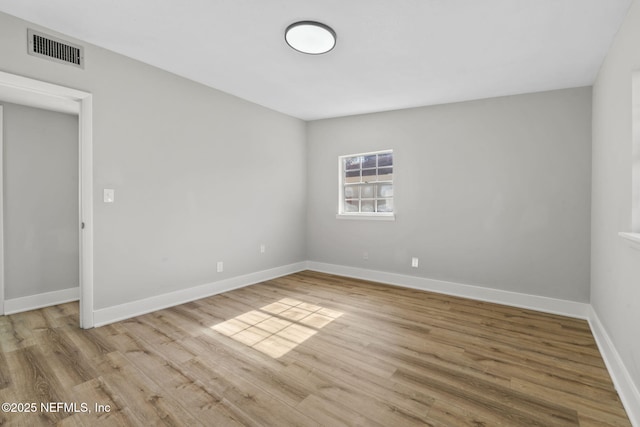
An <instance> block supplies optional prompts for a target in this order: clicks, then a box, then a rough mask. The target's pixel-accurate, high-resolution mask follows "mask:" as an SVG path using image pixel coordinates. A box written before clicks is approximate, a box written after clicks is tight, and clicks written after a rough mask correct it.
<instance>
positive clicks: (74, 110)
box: [0, 72, 94, 329]
mask: <svg viewBox="0 0 640 427" xmlns="http://www.w3.org/2000/svg"><path fill="white" fill-rule="evenodd" d="M0 99H2V100H3V101H6V102H9V103H13V104H20V105H26V106H30V107H35V108H41V109H45V110H53V111H58V112H65V113H70V114H75V115H77V116H78V160H79V161H78V163H79V164H78V177H79V179H78V181H79V188H78V197H79V215H78V217H79V223H78V227H79V253H80V259H79V270H80V271H79V286H80V294H79V300H80V303H79V304H80V327H81V328H85V329H86V328H92V327H93V325H94V323H93V155H92V148H93V140H92V95H91V94H90V93H88V92H84V91H79V90H76V89H72V88H68V87H64V86H59V85H55V84H51V83H46V82H42V81H39V80H34V79H29V78H26V77H22V76H18V75H15V74H10V73H5V72H0ZM0 113H1V111H0ZM0 132H2V122H1V121H0ZM0 161H3V159H2V157H1V155H0ZM0 184H3V183H2V177H1V176H0ZM0 188H2V185H0ZM0 191H1V190H0ZM2 212H3V206H2V194H1V192H0V315H3V314H5V283H4V265H3V264H4V248H3V244H2V242H4V236H3V229H4V224H3V213H2Z"/></svg>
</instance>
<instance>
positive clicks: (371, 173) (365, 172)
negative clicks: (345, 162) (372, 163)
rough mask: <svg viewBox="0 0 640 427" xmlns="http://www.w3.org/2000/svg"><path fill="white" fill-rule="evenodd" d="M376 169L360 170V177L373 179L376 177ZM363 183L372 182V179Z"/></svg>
mask: <svg viewBox="0 0 640 427" xmlns="http://www.w3.org/2000/svg"><path fill="white" fill-rule="evenodd" d="M376 172H377V170H376V169H363V170H362V176H372V177H374V178H375V176H376ZM365 181H373V179H368V180H367V179H365Z"/></svg>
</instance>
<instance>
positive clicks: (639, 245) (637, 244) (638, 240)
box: [618, 232, 640, 251]
mask: <svg viewBox="0 0 640 427" xmlns="http://www.w3.org/2000/svg"><path fill="white" fill-rule="evenodd" d="M618 236H620V237H622V238H623V239H626V240H628V241H629V245H630V246H631V247H632V248H633V249H637V250H639V251H640V233H622V232H621V233H618Z"/></svg>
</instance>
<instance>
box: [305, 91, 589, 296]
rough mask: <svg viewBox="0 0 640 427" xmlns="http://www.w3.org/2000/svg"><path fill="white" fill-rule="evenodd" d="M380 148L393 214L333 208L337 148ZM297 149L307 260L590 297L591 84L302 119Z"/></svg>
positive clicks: (340, 152) (343, 150)
mask: <svg viewBox="0 0 640 427" xmlns="http://www.w3.org/2000/svg"><path fill="white" fill-rule="evenodd" d="M386 148H392V149H393V150H394V163H395V170H394V173H395V175H394V187H395V188H394V191H395V194H394V197H395V207H396V212H397V219H396V221H395V222H382V221H365V220H340V219H336V216H335V215H336V211H337V194H338V193H337V191H338V188H337V186H338V165H337V158H338V156H339V155H343V154H352V153H358V152H366V151H374V150H380V149H386ZM307 160H308V187H307V188H308V194H309V203H308V230H307V241H308V254H309V259H310V260H312V261H319V262H326V263H334V264H341V265H348V266H354V267H361V268H368V269H374V270H383V271H388V272H396V273H402V274H409V275H415V276H421V277H425V278H431V279H440V280H448V281H453V282H459V283H464V284H472V285H481V286H485V287H490V288H497V289H503V290H508V291H514V292H521V293H525V294H532V295H542V296H547V297H553V298H560V299H567V300H573V301H581V302H587V301H589V251H590V246H589V226H590V225H589V224H590V215H589V210H590V173H591V88H578V89H569V90H560V91H553V92H545V93H536V94H529V95H520V96H512V97H504V98H495V99H488V100H482V101H473V102H466V103H459V104H450V105H443V106H436V107H425V108H416V109H409V110H402V111H394V112H385V113H378V114H369V115H361V116H353V117H345V118H337V119H328V120H321V121H315V122H311V123H309V126H308V155H307ZM363 252H368V255H369V259H368V260H363V256H362V255H363ZM412 256H416V257H419V260H420V265H419V268H417V269H414V268H411V267H410V258H411V257H412Z"/></svg>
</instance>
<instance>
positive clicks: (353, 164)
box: [344, 156, 362, 170]
mask: <svg viewBox="0 0 640 427" xmlns="http://www.w3.org/2000/svg"><path fill="white" fill-rule="evenodd" d="M361 162H362V156H356V157H348V158H346V159H345V160H344V168H345V169H346V170H353V169H360V163H361Z"/></svg>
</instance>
